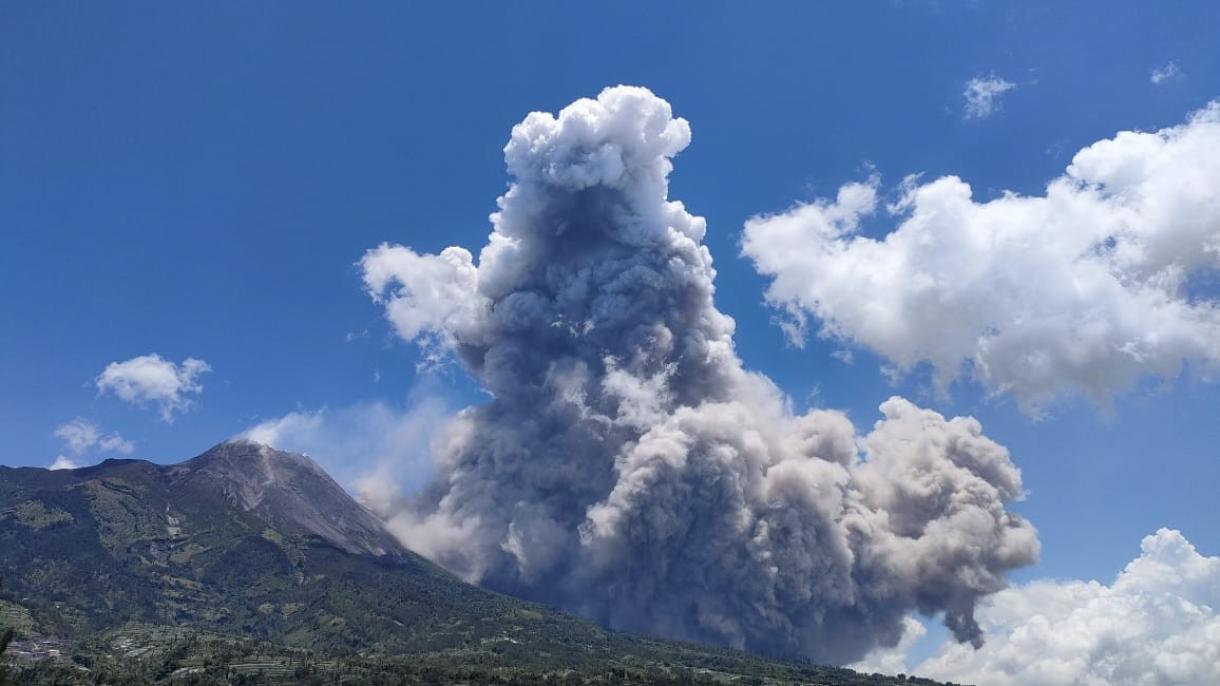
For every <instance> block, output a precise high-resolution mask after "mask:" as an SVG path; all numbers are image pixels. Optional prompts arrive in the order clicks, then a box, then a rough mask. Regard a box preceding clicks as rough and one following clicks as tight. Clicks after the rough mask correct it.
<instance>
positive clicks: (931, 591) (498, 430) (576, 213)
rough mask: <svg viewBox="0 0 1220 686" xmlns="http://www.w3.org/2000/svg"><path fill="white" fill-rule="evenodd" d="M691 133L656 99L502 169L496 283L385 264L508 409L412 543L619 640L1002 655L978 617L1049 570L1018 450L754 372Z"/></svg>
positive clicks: (551, 130) (457, 268) (390, 297)
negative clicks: (938, 634) (726, 306)
mask: <svg viewBox="0 0 1220 686" xmlns="http://www.w3.org/2000/svg"><path fill="white" fill-rule="evenodd" d="M689 142H690V128H689V126H688V124H687V122H686V121H685V120H683V119H681V118H675V117H674V116H672V112H671V110H670V106H669V104H668V103H667V102H665V101H664V100H662V99H660V98H658V97H656V96H655V95H653V94H652V93H650V92H649V91H647V90H645V89H642V88H629V87H616V88H609V89H606V90H605V91H603V92H602V93H601V94H600V95H599V96H598V98H597V99H596V100H590V99H582V100H578V101H576V102H574V103H573V104H571V105H570V106H568V107H566V108H565V109H564V110H562V111H561V112H560V113H559V115H558V116H553V115H551V114H547V113H540V112H535V113H532V114H530V115H529V116H528V117H526V118H525V119H524V120H523V121H522V122H521V123H520V124H519V125H517V126H516V127H514V129H513V132H512V138H511V140H510V141H509V143H508V145H507V146H506V148H505V160H506V162H507V164H508V171H509V174H510V176H511V177H512V183H511V185H510V186H509V189H508V191H507V192H506V193H505V194H504V195H503V196H501V197H500V198H499V200H498V205H499V211H498V212H496V213H495V214H493V215H492V218H491V219H492V224H493V227H494V230H493V232H492V233H491V235H490V236H489V238H488V243H487V245H486V246H484V247H483V248H482V251H481V253H480V255H479V259H478V263H477V265H476V263H475V260H474V257H473V256H472V254H471V253H470V252H469V251H467V250H466V249H464V248H460V247H451V248H448V249H446V250H444V251H443V252H441V253H440V254H439V255H420V254H417V253H415V252H414V251H412V250H411V249H410V248H407V247H404V246H396V245H382V246H380V247H379V248H377V249H375V250H371V251H369V252H368V253H367V254H366V255H365V257H364V259H363V261H362V265H363V268H364V278H365V283H366V285H367V287H368V290H369V292H370V294H371V295H372V296H373V297H374V298H375V299H376V300H377V301H378V302H380V303H383V304H384V306H385V308H386V314H387V316H388V318H389V319H390V321H391V322H392V323H393V324H394V326H395V327H396V328H397V330H398V332H399V333H400V334H401V335H402V336H403V337H404V338H406V339H408V340H415V341H420V342H421V344H422V345H424V346H425V347H426V348H427V349H428V351H429V353H430V354H431V355H433V356H434V357H439V356H443V355H446V354H449V353H452V354H454V355H456V356H457V358H458V359H459V360H460V361H461V363H462V365H463V366H464V368H465V369H466V370H467V371H468V372H469V373H470V374H471V375H472V376H473V377H474V378H475V379H476V380H477V381H478V382H479V383H480V384H481V385H482V386H483V388H484V389H486V390H487V391H488V393H490V394H491V396H492V400H491V401H490V402H488V403H487V404H484V405H481V406H478V407H472V408H469V409H467V410H466V411H464V412H463V413H461V414H460V415H459V416H458V417H457V419H456V420H455V421H454V422H453V423H452V424H451V426H449V428H448V430H447V434H446V437H445V440H443V441H442V442H441V445H440V446H439V449H438V455H437V462H438V466H439V469H440V475H439V477H438V478H437V479H436V480H435V482H434V483H432V485H431V486H430V487H429V488H428V489H427V490H426V491H425V492H424V494H423V495H422V496H421V497H419V498H417V499H416V500H415V501H413V502H412V503H410V505H409V506H407V507H406V508H405V509H403V510H402V511H400V512H398V513H397V514H396V516H395V517H394V518H393V519H392V521H391V527H392V529H393V530H394V531H395V532H396V533H397V534H398V535H399V536H400V537H401V538H402V540H403V541H404V542H405V543H406V544H407V545H408V546H409V547H411V548H412V549H414V550H417V551H419V552H421V553H423V554H425V555H427V556H429V557H431V558H432V559H433V560H436V561H438V562H440V563H441V564H443V565H444V566H446V567H448V568H449V569H452V570H454V571H456V572H458V573H459V574H461V575H462V576H463V577H465V578H467V579H469V580H472V581H477V582H479V583H481V584H483V585H485V586H487V587H490V588H493V589H497V590H502V591H506V592H509V593H512V594H516V595H519V596H522V597H526V598H533V599H539V600H544V601H547V602H551V603H555V604H558V605H560V606H562V607H565V608H569V609H572V610H574V611H577V612H580V613H582V614H584V615H586V616H589V617H592V618H595V619H597V620H598V621H600V622H602V623H604V624H606V625H608V626H611V627H615V628H624V629H631V630H640V631H648V632H655V633H660V634H662V635H667V636H673V637H680V638H689V639H696V640H701V641H713V642H718V643H722V644H727V645H731V646H736V647H743V648H747V649H750V650H755V651H763V652H771V653H789V654H791V653H800V654H803V655H806V656H810V657H813V658H815V659H818V660H826V661H849V660H852V659H855V658H858V657H860V656H861V655H862V654H864V653H865V652H866V651H868V650H869V649H870V648H873V647H875V646H876V645H878V644H883V645H892V644H893V643H895V642H896V641H897V640H898V638H899V637H900V635H901V633H902V627H903V623H902V619H903V616H904V615H905V614H906V613H907V612H908V611H911V610H916V609H918V610H920V611H922V612H925V613H929V614H932V613H943V615H944V618H945V622H946V624H947V625H948V626H949V627H950V628H951V629H952V630H953V632H954V633H955V634H956V636H957V637H958V638H959V639H960V640H963V641H971V642H974V643H976V644H977V643H979V642H980V641H981V640H982V637H981V635H980V632H979V628H978V626H977V624H976V623H975V621H974V618H973V610H974V606H975V603H976V602H977V600H978V599H979V598H980V597H981V596H983V595H986V594H989V593H993V592H995V591H997V590H999V589H1001V588H1003V587H1004V585H1005V573H1006V572H1007V571H1009V570H1011V569H1013V568H1015V567H1019V566H1022V565H1026V564H1029V563H1031V562H1032V561H1033V560H1034V559H1035V558H1036V556H1037V552H1038V543H1037V538H1036V535H1035V533H1034V530H1033V528H1032V527H1031V526H1030V525H1029V524H1027V523H1026V522H1024V521H1023V520H1021V519H1020V518H1019V517H1017V516H1015V515H1013V514H1011V513H1010V512H1008V511H1007V510H1006V509H1005V506H1006V504H1007V503H1008V502H1009V501H1011V500H1013V499H1016V498H1019V497H1021V495H1022V486H1021V478H1020V473H1019V471H1018V470H1017V469H1016V467H1014V466H1013V464H1012V463H1011V461H1010V460H1009V457H1008V453H1007V451H1006V450H1005V449H1004V448H1003V447H1001V446H999V445H997V444H996V443H994V442H993V441H991V440H989V439H988V438H987V437H986V436H984V435H983V434H982V429H981V427H980V426H979V424H978V423H977V422H976V421H974V420H973V419H969V418H955V419H945V418H944V417H942V416H940V415H938V414H936V413H935V412H931V411H928V410H924V409H921V408H919V407H917V406H915V405H914V404H912V403H911V402H909V401H907V400H904V399H902V398H891V399H889V400H887V401H885V402H884V403H883V404H882V405H881V412H882V419H881V421H879V422H877V424H876V425H875V426H874V427H873V429H872V431H871V432H868V433H865V434H863V435H858V434H857V433H856V431H855V428H854V427H853V426H852V424H851V422H850V421H849V420H848V419H847V418H846V416H845V415H843V414H842V413H839V412H833V411H812V412H808V413H806V414H795V413H793V411H792V408H791V403H790V401H789V400H788V399H787V398H786V397H785V396H784V394H783V393H781V392H780V391H779V389H778V388H777V387H776V386H775V385H774V384H773V383H772V382H771V381H770V380H769V379H767V378H765V377H763V376H761V375H758V374H754V373H751V372H749V371H747V370H746V369H745V368H744V367H743V364H742V361H741V360H740V359H739V358H738V357H737V354H736V352H735V350H734V344H733V330H734V322H733V320H732V319H730V318H729V317H727V316H725V315H724V314H722V313H721V312H719V311H718V310H717V309H716V307H715V304H714V302H713V293H714V286H713V279H714V277H715V271H714V269H713V268H712V258H711V255H710V254H709V252H708V250H707V248H706V247H705V246H703V245H702V240H703V237H704V233H705V231H706V225H705V222H704V220H703V219H702V218H700V217H697V216H694V215H692V214H690V213H688V212H687V211H686V208H685V207H684V206H683V205H682V203H681V202H678V201H671V200H670V199H669V198H668V175H669V173H670V171H671V169H672V164H671V159H672V158H673V157H674V156H675V155H677V154H678V153H679V152H680V151H681V150H682V149H683V148H685V147H686V146H687V144H688V143H689Z"/></svg>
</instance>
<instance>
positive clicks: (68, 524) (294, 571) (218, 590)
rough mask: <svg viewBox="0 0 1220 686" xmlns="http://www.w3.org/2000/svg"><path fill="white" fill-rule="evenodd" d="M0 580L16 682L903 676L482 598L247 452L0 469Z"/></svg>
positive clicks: (296, 472) (348, 507) (323, 488)
mask: <svg viewBox="0 0 1220 686" xmlns="http://www.w3.org/2000/svg"><path fill="white" fill-rule="evenodd" d="M370 522H372V523H370ZM0 570H3V576H4V579H3V587H2V589H0V624H3V625H4V626H5V627H11V628H13V629H14V630H15V633H16V640H15V641H14V642H13V644H12V645H11V646H10V648H9V656H8V660H9V662H10V671H11V677H12V678H13V679H14V680H16V681H19V682H30V683H39V682H43V683H53V682H54V683H152V682H175V683H177V682H181V683H224V682H235V683H246V682H249V683H261V682H272V681H291V682H294V683H338V682H351V683H438V684H439V683H470V684H475V683H742V684H757V683H816V684H890V683H900V681H899V680H897V679H891V678H882V677H866V676H863V675H857V674H855V673H853V672H850V671H847V670H838V669H827V668H818V667H813V666H808V665H800V664H794V663H785V662H776V661H768V660H764V659H761V658H757V657H752V656H749V655H746V654H742V653H737V652H733V651H728V650H720V649H714V648H706V647H702V646H693V645H686V644H681V643H675V642H670V641H661V640H655V639H648V638H642V637H637V636H631V635H626V634H620V633H614V632H609V631H605V630H603V629H601V628H599V627H597V626H595V625H593V624H591V623H589V622H587V621H584V620H581V619H578V618H575V617H573V616H571V615H567V614H564V613H561V612H557V611H554V610H551V609H549V608H546V607H543V606H539V605H535V604H531V603H527V602H523V601H520V600H516V599H513V598H508V597H505V596H502V595H498V594H495V593H491V592H488V591H485V590H482V589H479V588H476V587H474V586H471V585H469V584H466V583H463V582H462V581H460V580H458V579H456V578H455V577H453V576H452V575H450V574H449V573H447V572H445V571H444V570H442V569H440V568H438V567H436V566H435V565H433V564H432V563H430V562H428V561H426V560H424V559H423V558H421V557H419V556H417V555H414V554H413V553H410V552H409V551H406V550H404V549H402V548H401V547H399V546H398V545H397V543H395V542H393V540H392V539H391V538H389V537H388V536H386V535H385V532H384V530H383V529H381V528H380V524H379V523H376V522H375V520H373V519H372V518H371V517H370V516H369V515H368V513H367V512H366V511H364V510H363V508H360V507H359V505H357V504H356V503H355V502H354V501H351V499H350V498H349V497H348V496H347V495H346V494H345V493H343V492H342V489H340V488H339V487H338V486H337V485H336V484H334V482H333V481H331V480H330V479H329V477H326V476H325V474H324V473H323V472H321V470H320V469H318V468H317V467H316V465H313V463H312V462H309V461H308V460H307V458H302V457H301V456H293V455H288V454H285V453H276V452H274V451H269V450H268V449H266V448H264V447H261V446H257V445H255V444H248V443H237V444H233V443H230V444H223V445H222V446H218V447H217V448H216V449H214V450H213V451H209V453H205V454H204V455H202V456H200V457H198V458H195V459H194V460H191V461H189V462H186V463H183V464H181V465H175V466H160V465H155V464H152V463H149V462H143V461H135V460H122V461H115V460H112V461H107V462H105V463H103V464H101V465H98V466H96V467H91V468H87V469H80V470H75V471H47V470H42V469H33V468H19V469H13V468H0ZM901 683H909V682H907V681H903V682H901Z"/></svg>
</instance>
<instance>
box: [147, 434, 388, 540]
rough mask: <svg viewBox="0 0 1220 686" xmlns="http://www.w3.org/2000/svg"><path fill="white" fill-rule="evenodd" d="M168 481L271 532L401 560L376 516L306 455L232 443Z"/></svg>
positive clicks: (245, 441)
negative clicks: (198, 491) (210, 493)
mask: <svg viewBox="0 0 1220 686" xmlns="http://www.w3.org/2000/svg"><path fill="white" fill-rule="evenodd" d="M170 475H171V477H172V478H174V479H175V480H182V481H187V480H189V481H201V482H203V483H204V485H206V486H209V487H211V488H213V489H215V490H218V491H219V492H220V494H222V495H223V496H224V497H225V498H226V499H227V500H229V502H231V503H232V504H233V505H235V506H237V507H238V508H240V509H242V510H245V511H247V512H252V513H254V514H256V515H258V516H259V517H260V518H262V519H263V520H265V521H267V522H268V524H271V525H273V526H274V527H275V528H277V529H281V530H284V531H286V532H293V533H299V534H305V535H315V536H318V537H319V538H321V539H323V540H325V541H326V542H328V543H330V544H331V545H333V546H335V547H337V548H340V549H342V550H344V551H347V552H349V553H356V554H367V555H373V556H377V557H381V556H385V555H392V556H395V557H400V556H402V555H405V554H406V550H405V549H404V548H403V547H402V546H401V544H399V543H398V541H397V540H396V539H395V538H394V537H393V536H391V535H390V533H389V532H388V531H386V529H385V526H384V525H383V523H382V522H381V520H380V519H378V518H377V516H376V515H374V514H373V513H371V512H369V511H368V510H367V509H365V508H364V507H363V506H362V505H360V504H359V503H358V502H356V501H355V500H354V499H353V498H352V497H351V495H349V494H348V493H347V491H345V490H344V489H343V487H342V486H340V485H339V484H338V483H336V482H335V480H334V479H332V478H331V477H330V475H329V474H327V473H326V470H324V469H323V468H322V467H320V466H319V465H318V463H316V462H314V461H313V460H312V459H310V458H309V457H308V456H306V455H302V454H299V453H290V452H285V451H282V450H276V449H275V448H273V447H271V446H269V445H265V444H263V443H258V442H256V441H251V440H248V439H244V438H238V439H232V440H228V441H225V442H224V443H220V444H219V445H216V446H215V447H213V448H211V449H209V450H208V451H207V452H204V453H203V454H202V455H199V456H198V457H195V458H192V459H190V460H187V461H186V462H183V463H181V464H179V465H175V466H173V467H171V468H170Z"/></svg>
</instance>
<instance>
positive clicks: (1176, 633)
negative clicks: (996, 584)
mask: <svg viewBox="0 0 1220 686" xmlns="http://www.w3.org/2000/svg"><path fill="white" fill-rule="evenodd" d="M1141 547H1142V552H1141V554H1140V556H1139V557H1138V558H1136V559H1135V560H1133V561H1132V562H1130V563H1129V564H1128V565H1127V567H1126V568H1125V569H1124V570H1123V571H1122V572H1121V573H1120V574H1119V575H1118V577H1117V578H1116V579H1115V580H1114V582H1113V583H1111V584H1108V585H1107V584H1103V583H1099V582H1097V581H1054V580H1046V581H1036V582H1033V583H1029V584H1025V585H1021V586H1017V587H1013V588H1009V589H1006V590H1003V591H1000V592H999V593H996V594H995V595H993V596H990V597H989V598H988V599H986V600H984V601H983V603H982V604H981V605H980V607H979V610H978V620H979V623H980V625H982V627H983V631H984V633H985V634H986V636H987V642H986V643H985V644H984V645H983V647H982V648H979V649H977V650H975V649H973V648H970V647H969V646H962V645H959V644H956V643H952V642H946V643H945V644H944V645H943V646H942V647H941V648H940V649H939V651H937V652H936V653H935V654H934V655H932V657H930V658H928V659H926V660H925V661H923V662H922V663H921V664H919V665H917V666H915V667H913V668H911V669H910V670H905V671H910V672H912V673H914V674H918V675H919V676H924V677H929V678H933V679H942V680H952V681H958V682H966V683H977V684H988V686H1170V685H1171V684H1174V685H1179V684H1180V685H1185V686H1207V685H1210V684H1217V683H1220V612H1218V610H1220V557H1207V556H1204V555H1201V554H1200V553H1199V552H1198V551H1197V550H1196V549H1195V547H1194V546H1193V545H1191V544H1190V542H1189V541H1187V540H1186V538H1185V537H1183V536H1182V534H1181V533H1180V532H1178V531H1173V530H1170V529H1161V530H1160V531H1157V532H1156V533H1155V534H1153V535H1151V536H1148V537H1146V538H1144V540H1143V544H1142V546H1141ZM911 621H914V620H911ZM877 664H881V665H884V666H885V667H887V668H888V669H890V670H893V671H904V668H905V663H904V662H903V661H902V660H900V659H896V658H895V656H894V654H893V653H892V652H878V653H877V654H876V655H874V656H872V658H871V659H870V660H867V661H865V662H862V663H860V664H857V665H855V666H856V667H860V668H868V667H870V666H873V665H877Z"/></svg>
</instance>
